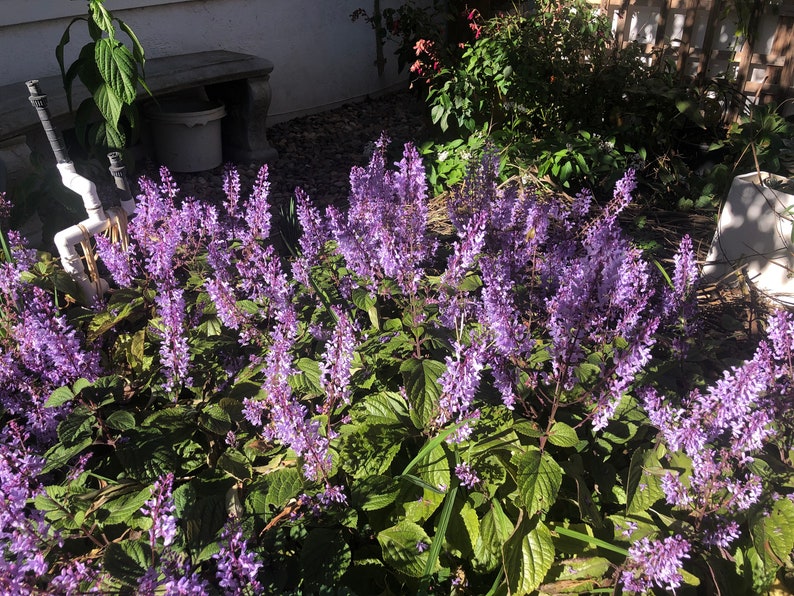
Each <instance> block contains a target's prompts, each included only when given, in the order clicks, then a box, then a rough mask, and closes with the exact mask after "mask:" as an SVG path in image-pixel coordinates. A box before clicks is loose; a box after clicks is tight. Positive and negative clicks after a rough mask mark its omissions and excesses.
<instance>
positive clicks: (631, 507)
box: [626, 449, 664, 515]
mask: <svg viewBox="0 0 794 596" xmlns="http://www.w3.org/2000/svg"><path fill="white" fill-rule="evenodd" d="M652 470H661V463H660V462H659V458H658V457H657V456H656V452H655V451H654V450H652V449H639V450H637V451H635V452H634V453H633V454H632V456H631V463H630V464H629V472H628V478H627V482H626V515H630V514H632V513H641V512H643V511H647V510H648V509H649V508H650V507H652V506H653V504H654V503H656V501H658V500H659V499H661V498H663V497H664V491H663V490H662V483H661V479H660V478H659V476H658V475H657V474H653V473H651V471H652Z"/></svg>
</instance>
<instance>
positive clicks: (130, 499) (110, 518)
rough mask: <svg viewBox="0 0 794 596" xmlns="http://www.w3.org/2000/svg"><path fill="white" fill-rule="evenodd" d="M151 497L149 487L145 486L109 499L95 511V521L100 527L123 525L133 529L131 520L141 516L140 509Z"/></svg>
mask: <svg viewBox="0 0 794 596" xmlns="http://www.w3.org/2000/svg"><path fill="white" fill-rule="evenodd" d="M151 496H152V490H151V487H148V486H147V487H145V488H142V489H140V490H138V491H136V492H133V493H128V494H123V495H119V496H118V497H117V498H114V499H109V500H108V501H107V503H106V504H104V505H103V506H102V507H101V509H98V510H97V511H96V513H95V515H96V519H97V521H99V522H100V523H101V525H108V526H110V525H116V524H125V525H126V526H128V527H134V525H133V524H132V522H131V520H132V518H134V517H136V516H140V515H141V513H140V511H141V507H143V504H144V503H145V502H146V501H147V500H148V499H150V498H151Z"/></svg>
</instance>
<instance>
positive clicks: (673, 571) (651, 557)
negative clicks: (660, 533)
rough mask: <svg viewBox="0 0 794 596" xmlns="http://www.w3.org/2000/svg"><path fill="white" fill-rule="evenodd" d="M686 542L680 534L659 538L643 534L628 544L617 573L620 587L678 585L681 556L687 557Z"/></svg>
mask: <svg viewBox="0 0 794 596" xmlns="http://www.w3.org/2000/svg"><path fill="white" fill-rule="evenodd" d="M689 550H690V544H689V542H687V541H686V540H684V539H683V538H682V537H681V536H670V537H668V538H665V539H663V540H649V539H648V537H647V536H646V537H643V538H642V539H640V540H639V542H636V543H634V544H633V545H632V546H631V547H630V548H629V557H628V559H627V560H626V563H625V565H624V569H623V572H622V574H621V581H622V582H623V586H624V588H626V589H627V590H632V591H635V592H646V591H648V590H649V589H651V588H653V587H654V586H656V587H658V588H661V589H663V590H674V589H675V588H678V587H680V586H681V582H682V581H683V579H684V578H683V576H682V575H681V567H682V565H683V560H684V559H688V558H689Z"/></svg>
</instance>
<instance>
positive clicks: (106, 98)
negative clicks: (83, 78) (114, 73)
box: [93, 83, 124, 129]
mask: <svg viewBox="0 0 794 596" xmlns="http://www.w3.org/2000/svg"><path fill="white" fill-rule="evenodd" d="M93 97H94V103H95V104H96V106H97V108H98V109H99V112H100V113H101V114H102V118H104V119H105V122H107V123H109V124H110V125H111V126H112V127H113V128H114V129H117V127H118V123H119V119H120V118H121V108H122V107H123V105H124V104H123V102H122V101H121V98H119V96H118V95H116V92H115V91H114V90H113V89H112V88H111V87H110V85H108V84H107V83H102V84H101V85H99V86H98V87H97V88H96V90H95V91H94V95H93Z"/></svg>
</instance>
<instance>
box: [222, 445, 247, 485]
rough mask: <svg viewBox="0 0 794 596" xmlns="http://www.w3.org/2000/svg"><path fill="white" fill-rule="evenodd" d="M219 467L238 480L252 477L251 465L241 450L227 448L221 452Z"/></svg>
mask: <svg viewBox="0 0 794 596" xmlns="http://www.w3.org/2000/svg"><path fill="white" fill-rule="evenodd" d="M218 467H219V468H220V469H221V470H223V471H224V472H226V473H227V474H228V475H229V476H231V477H232V478H236V479H237V480H249V479H250V478H251V465H250V464H249V463H248V460H247V459H246V458H245V456H244V455H243V454H242V453H240V452H239V451H234V450H227V451H224V452H223V453H221V455H220V457H219V458H218Z"/></svg>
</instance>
